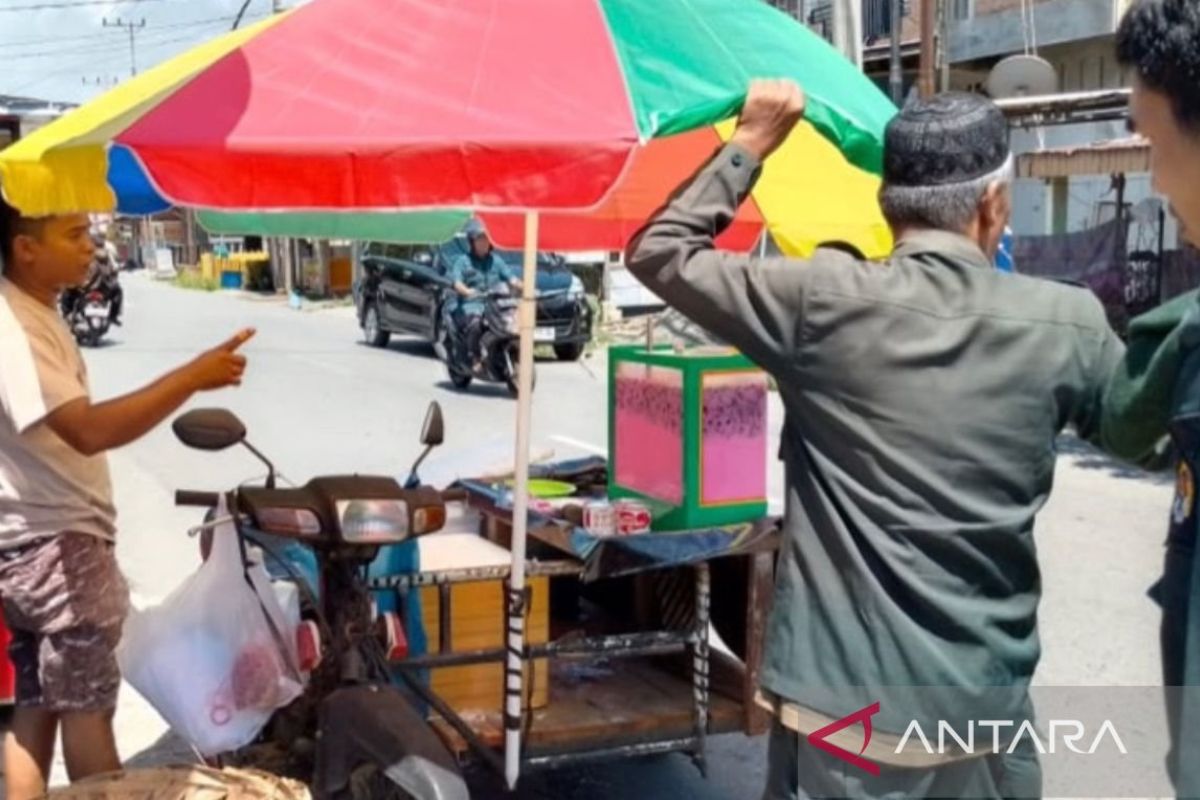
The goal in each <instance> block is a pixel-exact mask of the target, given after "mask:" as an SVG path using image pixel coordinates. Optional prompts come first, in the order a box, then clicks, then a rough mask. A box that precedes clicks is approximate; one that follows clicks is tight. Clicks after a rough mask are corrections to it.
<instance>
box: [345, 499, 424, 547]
mask: <svg viewBox="0 0 1200 800" xmlns="http://www.w3.org/2000/svg"><path fill="white" fill-rule="evenodd" d="M337 511H338V520H339V522H340V523H341V529H342V539H343V540H344V541H345V542H347V543H349V544H392V543H396V542H403V541H404V540H406V539H408V536H409V528H408V504H407V503H405V502H404V501H403V500H344V501H342V502H339V503H338V504H337Z"/></svg>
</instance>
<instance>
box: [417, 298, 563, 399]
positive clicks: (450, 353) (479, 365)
mask: <svg viewBox="0 0 1200 800" xmlns="http://www.w3.org/2000/svg"><path fill="white" fill-rule="evenodd" d="M446 291H447V292H448V296H447V297H445V298H444V300H443V302H442V304H441V305H442V321H441V324H440V325H439V326H438V338H437V341H436V342H434V345H433V349H434V351H435V352H436V353H437V354H438V357H439V358H440V359H442V361H443V362H444V363H445V365H446V371H447V373H448V374H449V376H450V382H451V383H452V384H453V385H454V388H456V389H467V388H468V387H469V386H470V385H471V382H472V381H473V380H481V381H485V382H488V383H502V384H504V385H505V386H507V387H508V391H509V392H510V393H511V394H512V396H513V397H516V396H517V362H518V359H519V357H520V335H521V331H520V320H519V315H518V311H519V309H520V303H521V301H520V299H518V298H516V297H513V296H512V294H511V292H510V291H509V289H508V287H507V286H498V287H496V288H495V289H492V290H490V291H488V292H487V293H486V294H485V295H484V296H483V301H484V306H483V314H482V315H481V316H480V318H479V321H478V322H477V323H476V324H478V325H480V326H481V330H480V335H479V348H478V350H477V352H475V353H468V352H467V345H466V336H467V332H466V331H465V330H460V326H459V325H458V324H457V322H456V321H455V319H454V312H453V311H452V310H451V309H453V308H454V307H455V305H456V303H455V302H453V297H452V296H454V297H456V296H457V295H456V294H455V293H454V290H453V289H448V290H446ZM564 294H566V292H563V291H555V292H543V293H540V294H539V295H538V298H539V299H544V298H547V297H555V296H558V295H564ZM451 295H452V296H451ZM533 381H534V385H535V386H536V385H537V373H536V372H534V375H533Z"/></svg>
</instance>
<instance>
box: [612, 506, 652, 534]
mask: <svg viewBox="0 0 1200 800" xmlns="http://www.w3.org/2000/svg"><path fill="white" fill-rule="evenodd" d="M616 511H617V534H618V535H620V536H632V535H634V534H637V533H649V532H650V523H651V522H652V518H651V516H650V509H649V508H648V507H647V506H646V504H645V503H642V502H640V501H638V500H621V501H619V502H617V503H616Z"/></svg>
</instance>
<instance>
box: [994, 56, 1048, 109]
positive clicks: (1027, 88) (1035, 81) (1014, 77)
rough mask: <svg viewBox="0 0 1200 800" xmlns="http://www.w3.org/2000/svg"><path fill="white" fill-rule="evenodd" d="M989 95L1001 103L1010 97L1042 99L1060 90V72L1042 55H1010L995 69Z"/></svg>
mask: <svg viewBox="0 0 1200 800" xmlns="http://www.w3.org/2000/svg"><path fill="white" fill-rule="evenodd" d="M985 85H986V87H987V92H988V94H989V95H991V96H992V98H994V99H996V100H999V99H1002V98H1008V97H1038V96H1040V95H1045V94H1054V93H1055V92H1057V91H1058V73H1057V72H1056V71H1055V69H1054V67H1053V66H1051V64H1050V62H1049V61H1047V60H1046V59H1044V58H1042V57H1041V56H1034V55H1016V56H1009V57H1008V58H1006V59H1004V60H1003V61H1001V62H1000V63H999V64H997V65H996V66H995V67H993V68H992V72H991V74H990V75H988V79H987V83H986V84H985Z"/></svg>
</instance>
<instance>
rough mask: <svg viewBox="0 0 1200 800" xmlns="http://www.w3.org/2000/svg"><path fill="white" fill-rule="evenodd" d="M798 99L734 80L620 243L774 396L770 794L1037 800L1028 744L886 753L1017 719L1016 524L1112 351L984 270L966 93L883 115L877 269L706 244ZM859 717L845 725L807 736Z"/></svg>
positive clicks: (1029, 555) (1077, 307) (988, 156)
mask: <svg viewBox="0 0 1200 800" xmlns="http://www.w3.org/2000/svg"><path fill="white" fill-rule="evenodd" d="M804 105H805V101H804V95H803V92H802V90H801V89H800V88H799V87H797V86H796V85H795V84H792V83H790V82H778V81H765V82H758V83H755V84H754V85H753V86H752V87H751V89H750V93H749V96H748V98H747V100H746V103H745V106H744V108H743V110H742V114H741V119H740V121H739V125H738V128H737V131H736V133H735V134H734V136H733V139H732V141H731V142H730V143H729V144H728V145H726V146H725V147H724V148H723V149H722V150H720V151H719V152H718V153H717V154H716V155H715V156H714V157H713V159H712V160H711V161H710V162H709V163H708V164H707V165H706V166H704V167H703V168H702V169H701V170H700V171H699V173H698V174H697V175H696V176H695V177H694V178H693V179H692V180H691V181H690V182H689V183H687V184H685V185H684V186H683V187H681V188H680V189H679V191H678V192H677V193H676V194H675V195H674V197H673V199H672V200H671V201H670V202H669V204H668V205H667V206H666V207H665V208H664V209H663V210H661V211H660V212H659V213H658V214H657V215H656V216H655V217H654V218H653V219H651V221H650V222H649V223H648V224H647V226H646V228H644V229H643V231H642V232H641V233H640V234H639V235H638V237H637V238H636V239H635V240H634V242H633V243H632V244H631V245H630V247H629V251H628V253H627V263H628V265H629V268H630V269H631V270H632V271H633V272H634V273H635V274H636V275H637V276H638V278H639V279H640V280H641V281H642V282H643V283H645V284H646V285H647V286H648V287H649V288H650V289H652V290H653V291H654V292H655V293H656V294H658V295H659V296H660V297H662V298H663V299H664V300H665V301H666V302H668V303H669V304H670V305H672V306H674V307H675V308H677V309H678V310H680V311H681V312H682V313H684V314H685V315H687V316H688V317H690V318H692V319H693V320H694V321H695V322H697V323H698V324H701V325H703V326H705V327H707V328H709V329H710V330H711V331H712V332H713V333H714V334H716V335H717V336H719V337H721V338H722V339H724V340H726V341H728V342H730V343H731V344H733V345H734V346H736V347H738V348H739V349H740V350H742V352H744V353H745V354H746V355H747V356H749V357H750V358H752V359H753V360H754V361H756V362H757V363H758V364H759V365H761V366H762V367H763V368H764V369H766V370H768V371H769V372H770V373H771V374H772V375H774V376H775V378H776V380H777V382H778V385H779V392H780V395H781V397H782V399H783V402H784V405H785V408H786V412H787V419H786V424H785V426H784V432H783V442H782V450H783V457H784V462H785V468H786V476H787V512H786V537H785V541H784V544H783V550H782V553H781V556H780V560H779V566H778V585H777V589H776V593H775V599H774V609H773V612H772V617H771V620H770V622H769V626H768V630H767V649H766V655H765V659H764V664H763V672H762V684H763V690H764V692H763V693H764V701H765V702H766V703H768V704H769V705H770V707H771V708H772V709H773V710H774V711H775V712H776V716H777V724H776V726H775V730H774V732H773V734H772V741H771V746H770V757H769V758H770V765H769V775H768V786H767V793H766V796H767V797H768V798H795V797H809V796H814V797H845V796H855V797H858V796H870V797H877V796H882V795H890V796H905V797H928V796H938V797H992V796H994V797H1031V796H1038V795H1040V791H1041V773H1040V769H1039V767H1038V764H1037V759H1036V754H1033V753H1032V752H1031V751H1032V747H1028V748H1027V747H1024V746H1023V745H1024V744H1028V742H1029V739H1028V737H1026V738H1025V739H1024V740H1023V744H1022V745H1021V746H1018V747H1016V748H1015V750H1016V752H1014V753H1013V754H1011V755H1006V754H1004V752H1005V751H1006V750H1007V749H1008V748H1007V747H1006V746H1004V745H1007V741H1005V742H1003V744H1002V746H1001V748H998V749H999V750H1000V751H1001V752H1000V754H993V753H992V748H991V742H988V745H987V746H986V747H985V748H979V749H980V750H984V749H986V752H985V753H980V752H976V753H975V754H971V753H967V752H965V751H959V752H955V751H952V750H948V751H947V752H946V753H942V754H933V755H930V754H928V753H927V752H926V751H925V749H923V748H919V747H911V746H909V747H906V748H900V749H902V750H903V752H901V753H896V752H895V750H896V749H898V744H899V740H901V738H902V736H903V734H904V732H905V730H906V728H907V726H908V725H909V723H910V721H912V720H914V719H915V720H919V721H920V722H921V724H922V726H923V729H924V730H925V731H931V730H933V731H936V730H937V721H938V720H946V721H947V722H949V723H950V724H952V725H953V726H955V729H956V730H960V731H961V730H965V727H966V723H967V721H968V720H1013V721H1015V722H1016V724H1015V725H1013V726H1012V727H1008V728H1006V729H1005V730H1002V731H1000V734H999V735H1000V737H1001V739H1005V738H1011V737H1012V734H1013V732H1014V731H1015V730H1016V729H1017V727H1018V726H1019V725H1020V722H1021V721H1022V720H1024V719H1027V718H1028V717H1029V715H1030V714H1031V713H1032V712H1031V709H1030V707H1029V697H1028V685H1029V681H1030V678H1031V677H1032V675H1033V671H1034V667H1035V666H1036V665H1037V661H1038V657H1039V653H1040V648H1039V642H1038V631H1037V606H1038V600H1039V598H1040V596H1041V578H1040V573H1039V570H1038V563H1037V556H1036V551H1035V548H1034V542H1033V523H1034V516H1035V514H1036V513H1037V511H1038V510H1039V509H1040V508H1041V507H1042V505H1043V504H1044V503H1045V502H1046V499H1047V497H1048V496H1049V494H1050V488H1051V483H1052V479H1053V473H1054V463H1055V437H1056V436H1057V435H1058V433H1059V432H1060V431H1061V430H1062V429H1063V428H1064V427H1065V426H1067V425H1074V426H1075V427H1076V428H1077V429H1078V430H1079V432H1080V434H1081V435H1082V436H1084V437H1085V438H1092V437H1093V436H1094V435H1095V434H1096V433H1097V430H1098V424H1099V414H1100V399H1101V394H1102V391H1103V389H1104V386H1105V384H1106V383H1107V381H1108V378H1109V375H1110V374H1111V372H1112V370H1113V368H1114V367H1115V365H1116V363H1117V362H1118V360H1119V359H1120V358H1121V355H1122V353H1123V350H1124V348H1123V346H1122V345H1121V343H1120V341H1119V340H1118V339H1117V337H1116V336H1115V335H1114V334H1113V333H1112V331H1111V330H1110V329H1109V326H1108V324H1107V321H1106V319H1105V316H1104V312H1103V310H1102V308H1101V306H1100V303H1099V302H1098V301H1097V300H1096V298H1095V297H1094V296H1093V295H1092V294H1091V293H1090V292H1088V291H1087V290H1085V289H1080V288H1077V287H1071V286H1065V285H1061V284H1057V283H1053V282H1049V281H1041V280H1036V279H1033V278H1028V277H1023V276H1019V275H1013V274H1008V273H1004V272H1000V271H998V270H996V269H995V267H994V264H993V257H994V255H995V253H996V249H997V246H998V244H999V241H1000V238H1001V236H1002V235H1003V233H1004V229H1005V226H1006V225H1007V223H1008V221H1009V216H1010V199H1009V188H1010V183H1011V180H1012V174H1013V162H1012V154H1011V152H1010V149H1009V144H1008V126H1007V124H1006V121H1005V119H1004V117H1003V115H1002V114H1001V113H1000V111H999V110H998V109H997V108H996V107H995V106H994V105H993V104H992V103H990V102H988V101H987V100H984V99H982V98H980V97H977V96H974V95H966V94H948V95H941V96H938V97H936V98H933V99H931V100H929V101H923V102H919V103H916V104H913V105H911V106H909V107H907V108H906V109H905V110H904V111H902V112H901V113H900V114H899V115H898V116H897V117H896V118H895V119H894V120H893V121H892V122H891V123H890V125H889V126H888V129H887V132H886V136H885V153H884V173H883V187H882V190H881V193H880V201H881V205H882V208H883V211H884V214H885V216H886V218H887V219H888V221H889V223H890V225H891V226H892V228H893V232H894V234H895V239H896V242H897V245H896V248H895V251H894V252H893V254H892V256H891V258H890V259H889V260H888V261H887V262H885V263H883V264H882V265H880V264H879V263H865V262H863V261H862V260H860V259H857V258H854V257H853V256H851V255H849V254H846V253H844V252H841V251H837V250H833V249H819V250H817V252H816V253H815V254H814V255H813V256H812V257H811V258H810V259H807V260H795V259H787V258H774V259H757V258H751V257H747V256H742V255H735V254H731V253H722V252H718V251H717V250H716V249H715V247H714V244H713V239H714V237H715V236H716V235H717V234H718V233H720V232H721V231H722V230H723V229H724V228H725V227H726V226H727V225H728V224H729V223H730V221H731V220H732V219H733V217H734V213H735V211H736V209H737V207H738V206H739V205H740V204H741V203H742V202H743V201H744V200H745V199H746V197H747V195H748V194H749V193H750V191H751V188H752V187H753V186H754V183H755V180H756V179H757V177H758V175H759V172H760V170H761V169H762V164H763V161H764V160H765V159H766V157H767V156H768V155H770V154H771V153H772V152H773V151H774V150H775V149H776V148H777V147H778V146H779V145H780V144H781V143H782V142H783V141H784V139H785V138H786V137H787V135H788V134H789V133H790V131H791V130H792V128H793V127H794V126H795V124H796V123H797V122H798V121H799V119H800V118H801V117H802V116H803V112H804ZM767 169H770V166H769V163H768V166H767ZM812 190H813V191H820V187H819V186H813V187H812ZM875 703H878V706H877V707H876V706H875V705H874V704H875ZM855 712H860V713H859V714H858V716H856V717H854V719H855V720H857V721H859V722H863V723H865V724H863V725H862V726H859V725H858V724H853V725H849V726H846V729H844V730H842V731H840V732H839V733H837V734H828V733H827V732H824V731H823V730H822V729H824V728H826V727H828V726H829V725H831V724H833V723H836V722H837V721H838V720H841V719H843V718H845V717H847V716H848V715H853V714H854V713H855ZM835 727H836V725H835ZM864 729H865V730H864ZM810 735H811V736H810ZM981 736H986V733H985V734H981ZM864 738H865V739H867V740H868V743H867V745H866V746H865V748H864V746H863V740H864ZM986 738H988V739H991V738H992V737H990V736H986ZM814 741H816V742H817V743H818V744H817V745H814V744H813V742H814ZM820 744H824V745H826V746H827V747H826V748H824V749H822V748H821V747H820V746H819V745H820ZM909 744H910V745H911V744H912V743H911V742H910V743H909ZM829 751H836V752H829ZM860 751H862V754H861V758H860V757H858V756H859V753H860Z"/></svg>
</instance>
